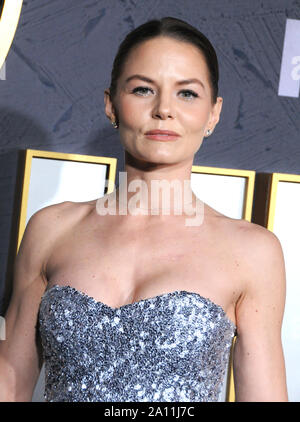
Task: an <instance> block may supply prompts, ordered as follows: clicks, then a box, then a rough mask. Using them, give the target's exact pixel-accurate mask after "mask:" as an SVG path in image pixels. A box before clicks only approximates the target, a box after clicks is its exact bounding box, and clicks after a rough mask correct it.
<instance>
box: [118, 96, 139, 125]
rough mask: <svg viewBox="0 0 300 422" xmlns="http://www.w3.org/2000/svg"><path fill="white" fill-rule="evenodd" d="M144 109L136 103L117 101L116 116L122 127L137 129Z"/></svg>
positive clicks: (128, 100) (127, 100)
mask: <svg viewBox="0 0 300 422" xmlns="http://www.w3.org/2000/svg"><path fill="white" fill-rule="evenodd" d="M143 110H144V107H143V106H142V105H141V104H138V103H137V101H134V100H132V101H131V100H130V99H126V101H124V100H123V101H122V98H121V99H120V100H119V106H118V115H119V119H120V120H121V121H122V124H123V125H124V126H127V127H128V128H130V127H133V128H134V127H137V126H139V124H140V123H141V117H142V115H143Z"/></svg>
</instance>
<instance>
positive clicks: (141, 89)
mask: <svg viewBox="0 0 300 422" xmlns="http://www.w3.org/2000/svg"><path fill="white" fill-rule="evenodd" d="M148 91H150V92H152V94H153V89H151V88H148V87H146V86H137V87H136V88H134V89H133V90H132V93H133V94H138V95H141V96H143V97H145V96H146V95H147V94H148V93H149V92H148Z"/></svg>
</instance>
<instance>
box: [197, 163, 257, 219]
mask: <svg viewBox="0 0 300 422" xmlns="http://www.w3.org/2000/svg"><path fill="white" fill-rule="evenodd" d="M254 182H255V171H252V170H237V169H226V168H219V167H203V166H192V175H191V186H192V189H193V192H194V193H195V195H196V196H197V197H198V198H200V199H201V200H203V201H204V202H206V203H207V204H208V205H209V206H211V207H212V208H214V209H216V210H217V211H219V212H221V213H222V214H224V215H226V216H228V217H230V218H236V219H240V218H243V219H245V220H247V221H251V215H252V204H253V195H254Z"/></svg>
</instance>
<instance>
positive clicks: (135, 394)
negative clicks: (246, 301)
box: [39, 285, 236, 402]
mask: <svg viewBox="0 0 300 422" xmlns="http://www.w3.org/2000/svg"><path fill="white" fill-rule="evenodd" d="M235 330H236V327H235V325H234V324H233V322H232V321H231V320H230V319H229V318H228V317H227V315H226V314H225V312H224V310H223V309H222V308H221V306H219V305H217V304H215V303H214V302H212V301H211V300H209V299H207V298H204V297H202V296H200V295H199V294H198V293H192V292H187V291H184V290H177V291H174V292H170V293H165V294H161V295H158V296H155V297H152V298H148V299H143V300H140V301H138V302H134V303H132V304H128V305H124V306H121V307H119V308H111V307H110V306H108V305H105V304H104V303H102V302H97V301H96V300H95V299H94V298H92V297H90V296H88V295H87V294H85V293H82V292H80V291H79V290H77V289H75V288H74V287H71V286H59V285H54V286H52V287H51V288H49V289H48V290H46V292H45V293H44V295H43V297H42V300H41V304H40V309H39V331H40V335H41V341H42V346H43V356H44V362H45V395H44V397H45V400H46V401H98V402H113V401H118V402H140V401H148V402H155V401H159V402H162V401H167V402H181V401H185V402H191V401H196V402H198V401H217V400H218V398H219V394H220V391H221V387H222V383H223V379H224V375H225V370H226V366H227V363H228V358H229V352H230V348H231V344H232V339H233V337H234V334H235Z"/></svg>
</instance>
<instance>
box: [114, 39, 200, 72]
mask: <svg viewBox="0 0 300 422" xmlns="http://www.w3.org/2000/svg"><path fill="white" fill-rule="evenodd" d="M139 72H147V73H150V72H154V73H156V74H160V73H163V72H167V73H168V74H169V75H170V76H171V75H172V74H173V73H174V74H175V73H177V74H180V75H181V76H185V77H186V76H189V77H196V76H197V75H198V76H199V74H200V75H202V76H203V78H204V79H205V78H206V79H207V78H208V68H207V64H206V60H205V58H204V55H203V53H202V52H201V51H200V49H199V48H197V47H196V46H195V45H194V44H191V43H189V42H186V41H181V40H176V39H174V38H170V37H166V36H160V37H156V38H152V39H150V40H147V41H144V42H142V43H141V44H138V45H137V46H136V47H134V48H133V49H132V50H131V51H130V53H129V55H128V57H127V59H126V61H125V63H124V67H123V72H122V76H123V77H127V76H128V75H129V74H131V73H139Z"/></svg>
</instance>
